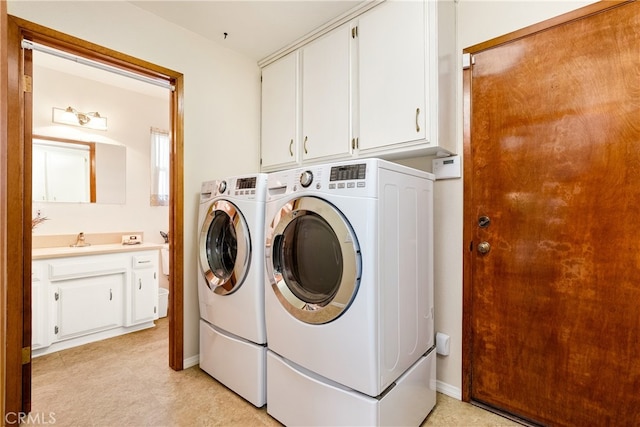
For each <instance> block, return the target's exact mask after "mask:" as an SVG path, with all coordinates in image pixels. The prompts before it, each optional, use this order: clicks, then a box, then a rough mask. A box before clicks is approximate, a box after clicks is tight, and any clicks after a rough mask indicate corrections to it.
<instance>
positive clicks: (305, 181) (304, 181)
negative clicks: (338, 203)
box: [300, 171, 313, 188]
mask: <svg viewBox="0 0 640 427" xmlns="http://www.w3.org/2000/svg"><path fill="white" fill-rule="evenodd" d="M312 182H313V173H311V171H304V172H302V173H301V174H300V185H302V186H303V187H304V188H307V187H308V186H310V185H311V183H312Z"/></svg>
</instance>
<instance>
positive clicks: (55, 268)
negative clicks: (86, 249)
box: [49, 256, 127, 282]
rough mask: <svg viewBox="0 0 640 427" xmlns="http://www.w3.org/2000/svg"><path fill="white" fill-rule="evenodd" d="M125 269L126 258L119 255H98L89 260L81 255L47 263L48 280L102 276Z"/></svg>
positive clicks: (124, 270) (122, 271)
mask: <svg viewBox="0 0 640 427" xmlns="http://www.w3.org/2000/svg"><path fill="white" fill-rule="evenodd" d="M126 271H127V259H126V258H121V257H113V256H107V257H100V259H95V260H89V259H88V257H83V259H82V260H77V261H72V262H51V263H49V280H50V281H52V282H55V281H57V280H67V279H73V278H78V277H92V276H104V275H107V274H113V273H124V272H126Z"/></svg>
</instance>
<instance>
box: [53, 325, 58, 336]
mask: <svg viewBox="0 0 640 427" xmlns="http://www.w3.org/2000/svg"><path fill="white" fill-rule="evenodd" d="M53 333H54V334H56V335H58V327H57V326H54V327H53Z"/></svg>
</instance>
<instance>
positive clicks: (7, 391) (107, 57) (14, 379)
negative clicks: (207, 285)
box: [0, 1, 184, 421]
mask: <svg viewBox="0 0 640 427" xmlns="http://www.w3.org/2000/svg"><path fill="white" fill-rule="evenodd" d="M2 3H3V6H2V11H1V12H2V16H1V18H2V19H3V21H2V24H3V25H2V28H7V36H6V44H5V40H4V30H3V32H2V33H1V34H0V36H3V40H2V45H1V46H0V48H2V49H4V48H5V47H6V52H2V58H0V59H1V60H0V63H1V64H2V70H1V71H2V73H5V72H6V74H7V77H8V78H7V79H6V80H5V79H3V81H2V86H0V88H1V90H0V93H1V94H2V99H1V101H2V103H1V104H0V106H1V107H2V111H1V112H2V118H3V120H2V122H3V128H0V130H2V135H0V137H1V141H0V142H1V145H0V153H1V154H2V166H3V168H2V171H3V172H2V185H3V187H2V190H1V192H0V197H1V202H2V205H1V206H0V213H1V214H2V216H1V219H2V224H1V227H2V228H1V229H0V230H1V231H2V232H3V233H6V240H5V239H3V241H6V246H3V245H2V243H0V251H1V252H0V255H2V257H1V263H2V267H3V271H6V275H5V276H3V277H2V290H3V291H4V292H5V293H6V294H5V295H6V298H5V299H4V300H2V299H1V298H0V303H1V304H2V311H3V313H5V315H4V319H3V320H4V322H5V323H4V326H3V328H4V331H3V332H4V333H5V334H6V335H5V336H4V337H2V338H3V344H4V340H5V339H6V346H3V348H6V353H5V357H6V363H5V364H4V365H3V366H2V367H0V378H1V379H3V381H2V391H3V392H4V399H3V403H4V407H3V410H2V414H3V416H7V414H11V413H14V414H16V413H19V412H28V411H29V410H30V402H29V400H30V388H31V363H30V354H29V355H28V358H29V362H28V363H27V364H26V365H23V363H22V358H23V355H22V353H23V350H22V349H23V347H27V346H29V347H30V345H31V343H30V340H31V322H30V313H31V294H30V289H31V234H32V233H31V226H30V223H31V208H32V202H31V197H30V195H31V187H30V185H31V169H30V167H26V166H25V165H28V164H29V163H28V162H30V161H31V149H30V144H28V143H27V141H31V114H32V112H31V108H32V106H31V99H30V96H29V95H30V94H29V93H28V90H27V91H26V92H25V94H26V95H27V96H24V97H23V96H22V94H23V87H24V86H25V85H28V84H30V82H29V81H28V80H26V83H25V81H23V78H22V75H23V73H25V74H30V70H29V69H28V68H29V66H30V64H29V61H27V64H26V66H27V69H25V63H23V61H22V47H21V41H22V39H23V38H25V39H28V40H31V41H34V42H37V43H40V44H43V45H47V46H49V47H52V48H55V49H58V50H62V51H66V52H68V53H71V54H74V55H78V56H81V57H85V58H88V59H91V60H93V61H97V62H100V63H103V64H106V65H110V66H113V67H117V68H120V69H123V70H126V71H130V72H133V73H137V74H141V75H143V76H146V77H151V78H156V79H161V80H165V81H168V82H171V83H172V84H173V85H174V86H175V91H173V92H172V93H171V97H170V132H171V135H172V136H173V138H171V145H172V146H171V153H170V178H169V180H170V183H169V186H170V194H171V197H170V201H169V235H170V236H171V241H170V254H169V257H170V261H169V262H170V265H171V266H172V268H171V270H170V272H169V287H170V292H169V366H170V367H171V368H172V369H174V370H176V371H177V370H181V369H183V362H184V360H183V359H184V357H183V353H184V344H183V343H184V307H183V305H184V304H183V301H184V283H183V281H184V259H183V258H184V238H183V236H184V226H183V224H184V214H183V212H184V188H183V187H184V183H183V175H184V168H183V161H184V157H183V151H184V108H183V105H184V100H183V98H184V77H183V75H182V74H181V73H179V72H176V71H173V70H170V69H167V68H164V67H161V66H158V65H155V64H152V63H149V62H146V61H143V60H141V59H138V58H135V57H132V56H129V55H125V54H123V53H120V52H117V51H115V50H111V49H108V48H105V47H102V46H99V45H96V44H93V43H90V42H88V41H86V40H82V39H79V38H76V37H72V36H69V35H67V34H64V33H61V32H58V31H55V30H52V29H50V28H46V27H44V26H41V25H38V24H35V23H33V22H29V21H26V20H23V19H21V18H17V17H14V16H11V15H8V16H7V15H6V7H5V6H4V4H5V2H4V1H3V2H2ZM5 16H6V17H7V20H6V22H5V21H4V17H5ZM5 23H6V24H7V25H6V26H5V25H4V24H5ZM0 52H1V50H0ZM26 52H29V53H30V51H26ZM5 60H6V61H5ZM5 67H6V70H5ZM5 82H7V83H6V86H5ZM25 99H26V100H25ZM5 105H6V112H5V110H4V108H5ZM5 118H6V119H7V120H6V121H5V120H4V119H5ZM5 122H6V134H5V128H4V126H5V125H4V123H5ZM5 162H6V163H5ZM4 166H6V168H5V167H4ZM5 185H6V187H4V186H5ZM5 209H6V210H5ZM5 221H6V222H5ZM9 248H10V250H9ZM4 267H7V268H6V270H5V268H4ZM20 285H21V286H20ZM25 326H26V327H25ZM25 366H26V368H24V367H25ZM24 369H27V371H24V372H23V370H24ZM3 420H6V418H3ZM9 421H10V420H9Z"/></svg>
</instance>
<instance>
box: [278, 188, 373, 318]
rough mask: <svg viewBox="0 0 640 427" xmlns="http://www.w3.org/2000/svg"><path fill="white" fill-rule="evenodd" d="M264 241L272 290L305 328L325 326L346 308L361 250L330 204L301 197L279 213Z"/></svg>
mask: <svg viewBox="0 0 640 427" xmlns="http://www.w3.org/2000/svg"><path fill="white" fill-rule="evenodd" d="M270 229H271V230H273V232H272V233H271V235H270V236H268V238H267V246H269V245H270V244H271V246H272V247H271V248H269V247H267V254H270V255H271V261H270V262H267V268H268V270H269V276H270V277H271V278H272V279H271V282H272V288H273V290H274V292H275V293H276V295H277V297H278V299H279V300H280V302H281V303H282V305H283V306H284V307H285V308H286V309H287V311H289V312H290V313H291V314H292V315H294V316H295V317H296V318H298V319H300V320H302V321H304V322H307V323H315V324H320V323H327V322H330V321H332V320H334V319H336V318H338V317H339V316H340V315H341V314H342V313H343V312H344V311H345V310H346V309H347V308H348V307H349V305H350V304H351V301H352V300H353V298H354V297H355V295H356V292H357V290H358V285H359V282H360V262H361V261H360V249H359V247H358V243H357V241H356V238H355V236H354V234H353V231H352V229H351V226H350V225H349V223H348V222H347V220H346V219H345V218H344V217H343V216H342V214H340V212H339V211H338V210H337V209H336V208H335V207H334V206H333V205H331V204H330V203H328V202H326V201H324V200H322V199H318V198H315V197H302V198H300V199H296V200H293V201H291V202H289V203H287V204H286V205H285V206H284V207H282V208H281V210H280V212H279V213H278V215H276V219H275V220H274V222H273V223H272V227H271V228H270Z"/></svg>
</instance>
